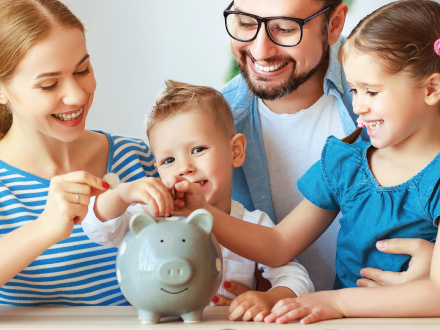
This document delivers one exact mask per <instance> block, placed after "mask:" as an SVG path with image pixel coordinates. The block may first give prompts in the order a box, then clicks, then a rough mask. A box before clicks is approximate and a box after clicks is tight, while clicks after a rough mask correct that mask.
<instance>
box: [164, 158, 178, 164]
mask: <svg viewBox="0 0 440 330" xmlns="http://www.w3.org/2000/svg"><path fill="white" fill-rule="evenodd" d="M174 160H175V159H174V158H173V157H169V158H165V159H164V160H163V161H162V162H161V164H171V163H174Z"/></svg>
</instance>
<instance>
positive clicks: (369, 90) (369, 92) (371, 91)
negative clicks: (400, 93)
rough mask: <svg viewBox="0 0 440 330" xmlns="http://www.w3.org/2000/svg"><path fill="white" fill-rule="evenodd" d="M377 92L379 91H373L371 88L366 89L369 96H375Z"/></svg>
mask: <svg viewBox="0 0 440 330" xmlns="http://www.w3.org/2000/svg"><path fill="white" fill-rule="evenodd" d="M378 93H379V92H376V91H373V90H371V89H367V94H368V95H370V96H375V95H377V94H378Z"/></svg>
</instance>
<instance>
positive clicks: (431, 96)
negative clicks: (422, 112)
mask: <svg viewBox="0 0 440 330" xmlns="http://www.w3.org/2000/svg"><path fill="white" fill-rule="evenodd" d="M425 86H426V87H425V102H426V103H427V104H428V105H435V104H437V103H438V102H439V101H440V73H437V72H436V73H433V74H432V75H430V76H429V77H428V78H427V79H426V85H425Z"/></svg>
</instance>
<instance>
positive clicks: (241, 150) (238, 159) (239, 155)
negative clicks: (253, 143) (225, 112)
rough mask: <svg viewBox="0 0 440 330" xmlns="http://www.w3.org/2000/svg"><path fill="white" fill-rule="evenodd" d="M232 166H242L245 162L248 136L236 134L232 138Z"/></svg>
mask: <svg viewBox="0 0 440 330" xmlns="http://www.w3.org/2000/svg"><path fill="white" fill-rule="evenodd" d="M231 150H232V166H233V167H240V166H241V165H243V163H244V159H245V154H246V137H245V136H244V135H243V134H241V133H237V134H235V135H234V136H233V137H232V139H231Z"/></svg>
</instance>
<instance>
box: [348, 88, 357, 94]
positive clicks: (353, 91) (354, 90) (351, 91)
mask: <svg viewBox="0 0 440 330" xmlns="http://www.w3.org/2000/svg"><path fill="white" fill-rule="evenodd" d="M348 92H349V93H353V94H357V90H356V89H355V88H351V89H350V90H349V91H348Z"/></svg>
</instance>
